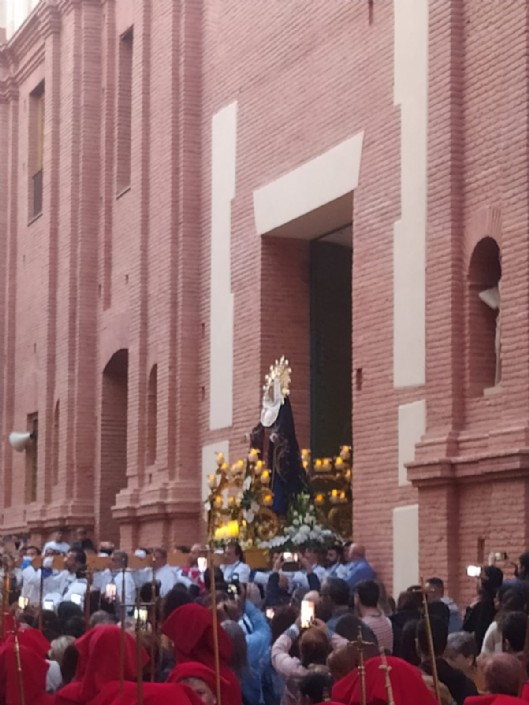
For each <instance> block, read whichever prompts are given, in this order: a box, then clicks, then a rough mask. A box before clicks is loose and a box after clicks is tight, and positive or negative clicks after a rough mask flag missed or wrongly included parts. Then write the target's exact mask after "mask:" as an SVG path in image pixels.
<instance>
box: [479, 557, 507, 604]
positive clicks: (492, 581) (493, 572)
mask: <svg viewBox="0 0 529 705" xmlns="http://www.w3.org/2000/svg"><path fill="white" fill-rule="evenodd" d="M502 583H503V571H501V570H500V569H499V568H496V566H495V565H487V566H485V568H483V571H482V573H481V594H482V595H483V596H488V597H495V596H496V593H497V592H498V590H499V589H500V588H501V584H502Z"/></svg>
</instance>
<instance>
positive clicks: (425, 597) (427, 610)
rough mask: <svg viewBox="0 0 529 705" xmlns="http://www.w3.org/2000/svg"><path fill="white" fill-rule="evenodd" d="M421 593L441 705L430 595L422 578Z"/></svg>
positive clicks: (436, 687) (437, 692)
mask: <svg viewBox="0 0 529 705" xmlns="http://www.w3.org/2000/svg"><path fill="white" fill-rule="evenodd" d="M421 593H422V604H423V610H424V621H425V624H426V635H427V637H428V651H429V652H430V660H431V662H432V678H433V685H434V689H435V697H436V699H437V702H438V703H439V705H441V703H442V701H441V687H440V684H439V674H438V672H437V659H436V655H435V647H434V642H433V633H432V622H431V620H430V608H429V605H428V595H427V592H426V589H425V585H424V582H423V581H422V579H421Z"/></svg>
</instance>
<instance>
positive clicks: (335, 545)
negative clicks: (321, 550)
mask: <svg viewBox="0 0 529 705" xmlns="http://www.w3.org/2000/svg"><path fill="white" fill-rule="evenodd" d="M327 551H336V553H337V554H338V556H339V558H340V560H341V559H342V558H343V546H342V544H341V543H333V545H332V546H329V548H328V549H327Z"/></svg>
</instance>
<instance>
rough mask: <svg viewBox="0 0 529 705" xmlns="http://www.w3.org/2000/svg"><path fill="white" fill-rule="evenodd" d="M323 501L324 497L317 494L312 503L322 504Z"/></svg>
mask: <svg viewBox="0 0 529 705" xmlns="http://www.w3.org/2000/svg"><path fill="white" fill-rule="evenodd" d="M324 501H325V497H324V496H323V495H322V494H317V495H316V497H314V502H315V503H316V504H323V503H324Z"/></svg>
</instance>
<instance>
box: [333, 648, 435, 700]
mask: <svg viewBox="0 0 529 705" xmlns="http://www.w3.org/2000/svg"><path fill="white" fill-rule="evenodd" d="M387 662H388V666H389V667H390V668H391V670H390V671H389V677H390V679H391V687H392V690H393V698H394V700H395V705H437V700H436V699H435V696H434V695H433V693H431V692H430V690H429V689H428V687H427V686H426V684H425V683H424V681H423V679H422V676H421V673H420V671H419V669H418V668H416V667H415V666H412V665H411V664H409V663H408V662H407V661H403V660H402V659H400V658H396V657H395V656H388V657H387ZM381 665H382V659H381V658H380V656H376V657H374V658H370V659H369V660H368V661H366V664H365V669H366V697H367V704H368V705H387V702H388V695H387V691H386V680H385V672H384V670H382V669H381ZM332 697H333V700H337V701H338V702H340V703H345V705H361V703H362V690H361V681H360V674H359V672H358V669H355V670H354V671H352V672H351V673H350V674H349V675H347V676H345V678H342V679H341V680H339V681H338V682H337V683H335V684H334V686H333V689H332Z"/></svg>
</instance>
